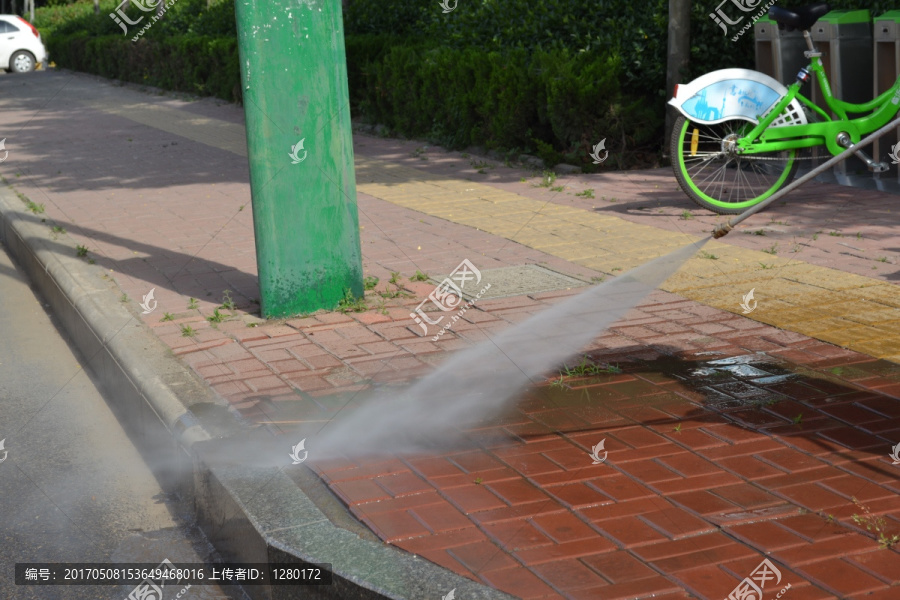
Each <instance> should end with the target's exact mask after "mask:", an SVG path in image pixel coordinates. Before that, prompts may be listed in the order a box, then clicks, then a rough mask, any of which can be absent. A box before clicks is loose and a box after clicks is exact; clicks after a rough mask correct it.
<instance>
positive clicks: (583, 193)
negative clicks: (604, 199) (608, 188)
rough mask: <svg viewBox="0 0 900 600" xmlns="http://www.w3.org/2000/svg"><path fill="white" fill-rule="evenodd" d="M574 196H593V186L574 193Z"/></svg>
mask: <svg viewBox="0 0 900 600" xmlns="http://www.w3.org/2000/svg"><path fill="white" fill-rule="evenodd" d="M575 195H576V196H580V197H582V198H593V197H594V188H588V189H586V190H584V191H583V192H578V193H577V194H575Z"/></svg>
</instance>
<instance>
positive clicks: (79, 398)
mask: <svg viewBox="0 0 900 600" xmlns="http://www.w3.org/2000/svg"><path fill="white" fill-rule="evenodd" d="M0 440H5V444H4V446H5V450H0V461H2V462H0V598H2V599H3V600H20V599H21V600H25V599H31V598H40V599H57V598H58V599H60V600H106V599H110V600H113V599H114V600H124V599H126V598H127V597H128V595H129V593H130V592H131V591H132V590H133V589H134V586H133V585H131V586H117V585H113V586H48V585H41V586H17V585H15V576H14V566H15V564H16V563H25V562H41V563H75V562H78V563H89V562H91V563H110V562H117V563H152V564H154V565H156V564H159V563H161V562H162V561H163V560H164V559H168V560H170V561H172V562H173V563H176V564H180V563H201V562H206V563H209V562H211V561H214V560H215V558H216V557H215V554H214V551H213V550H212V547H211V546H210V545H209V544H208V542H207V541H206V540H205V538H204V537H203V535H202V533H200V531H199V530H198V529H197V528H196V527H195V526H193V525H192V523H190V522H188V521H187V520H186V519H187V511H186V510H184V509H183V508H180V505H179V502H178V501H177V499H176V498H175V497H173V496H170V495H168V494H166V493H164V492H163V490H162V489H161V488H160V487H159V485H158V483H157V481H156V479H155V478H154V477H153V474H152V472H151V471H150V469H149V468H148V466H147V465H146V463H145V462H144V460H143V459H142V457H141V455H140V454H139V453H138V451H137V450H136V449H135V447H134V445H133V444H132V443H131V442H130V441H129V439H128V436H127V435H126V433H125V431H124V430H123V429H122V428H121V426H120V425H119V423H118V421H117V420H116V418H115V416H114V415H113V413H112V411H111V410H110V408H109V406H108V405H107V404H106V402H105V401H104V399H103V397H102V395H101V394H100V392H99V391H98V390H97V388H96V387H95V385H94V383H93V381H92V380H91V378H90V377H89V376H88V375H87V374H86V373H85V371H84V369H83V368H82V367H81V365H80V364H79V357H78V356H77V355H75V354H73V351H72V350H71V349H70V347H69V345H68V344H67V342H66V340H65V338H64V337H63V336H62V335H61V334H60V332H59V331H58V330H57V327H56V325H55V324H54V320H53V317H52V315H49V314H48V313H47V312H46V311H45V308H44V306H43V305H42V304H41V302H40V300H39V299H38V298H37V297H36V296H35V295H34V293H33V292H32V291H31V289H30V288H29V286H28V282H27V280H26V279H25V278H24V276H23V275H22V273H21V271H19V270H18V269H17V268H16V266H15V265H14V264H13V263H12V262H11V261H10V258H9V256H8V255H7V253H6V250H5V248H4V247H3V246H2V245H0ZM4 457H5V458H4ZM183 590H184V586H183V585H177V586H172V585H169V586H166V587H165V589H163V597H162V598H161V599H158V598H154V597H152V596H151V597H148V598H147V600H150V599H151V598H152V600H173V599H175V598H176V597H177V598H178V600H213V599H224V598H232V599H235V600H237V599H243V598H244V595H243V593H242V592H240V591H239V590H230V591H228V590H225V589H223V588H220V587H219V586H216V585H206V586H192V587H191V588H190V589H187V590H186V591H183ZM179 594H180V595H179Z"/></svg>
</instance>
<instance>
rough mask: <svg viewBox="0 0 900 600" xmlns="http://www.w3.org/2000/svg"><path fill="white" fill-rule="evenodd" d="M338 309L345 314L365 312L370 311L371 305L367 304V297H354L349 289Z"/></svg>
mask: <svg viewBox="0 0 900 600" xmlns="http://www.w3.org/2000/svg"><path fill="white" fill-rule="evenodd" d="M337 309H338V311H340V312H342V313H344V314H347V313H348V312H365V311H367V310H369V305H368V304H367V303H366V299H365V297H359V298H357V297H356V296H354V295H353V291H352V290H350V289H349V288H347V290H346V291H345V292H344V297H343V298H341V300H340V302H338V306H337Z"/></svg>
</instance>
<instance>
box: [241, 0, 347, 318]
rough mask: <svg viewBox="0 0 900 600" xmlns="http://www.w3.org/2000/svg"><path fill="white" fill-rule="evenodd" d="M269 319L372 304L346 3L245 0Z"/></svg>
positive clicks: (246, 90) (245, 76)
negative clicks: (366, 291) (349, 301)
mask: <svg viewBox="0 0 900 600" xmlns="http://www.w3.org/2000/svg"><path fill="white" fill-rule="evenodd" d="M235 15H236V18H237V29H238V47H239V50H240V58H241V84H242V86H243V89H242V92H243V100H244V113H245V115H246V121H247V150H248V154H249V157H250V189H251V193H252V199H253V226H254V231H255V234H256V261H257V265H258V268H259V288H260V294H261V299H260V300H261V304H262V314H263V316H264V317H266V318H281V317H288V316H294V315H298V314H305V313H311V312H314V311H316V310H319V309H322V308H324V309H333V308H335V307H336V306H337V305H338V303H339V302H340V300H341V299H342V298H344V296H345V294H346V293H347V291H348V290H349V291H350V292H352V294H353V295H354V296H361V295H362V294H363V284H362V256H361V252H360V241H359V216H358V214H357V207H356V178H355V173H354V167H353V145H352V130H351V126H350V103H349V96H348V93H347V62H346V58H345V51H344V31H343V20H342V17H341V3H340V0H238V1H237V2H235Z"/></svg>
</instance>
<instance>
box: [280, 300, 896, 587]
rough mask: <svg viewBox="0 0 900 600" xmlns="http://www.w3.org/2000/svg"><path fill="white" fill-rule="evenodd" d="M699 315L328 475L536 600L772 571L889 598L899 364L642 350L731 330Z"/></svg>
mask: <svg viewBox="0 0 900 600" xmlns="http://www.w3.org/2000/svg"><path fill="white" fill-rule="evenodd" d="M692 309H694V310H697V308H695V307H692V306H691V305H690V304H688V303H684V302H675V303H669V304H667V303H652V304H648V305H645V306H642V307H640V309H639V310H638V311H635V313H634V314H632V315H630V317H629V318H628V319H626V321H625V322H623V323H620V324H619V325H618V326H617V327H614V328H613V329H612V331H611V332H610V334H609V336H606V337H605V338H601V339H600V340H598V342H597V344H596V346H598V348H596V349H595V350H593V351H592V352H590V354H588V355H586V356H585V357H584V358H583V359H582V361H580V362H579V361H574V362H573V363H572V364H571V365H570V366H569V367H568V369H567V370H563V371H562V372H560V373H554V374H552V375H551V376H550V377H549V378H548V380H547V382H546V383H545V384H543V385H541V386H538V387H536V388H534V389H532V390H530V391H529V392H528V393H527V394H525V395H524V397H523V398H522V399H521V400H520V401H519V402H518V403H516V405H515V406H514V407H511V408H510V409H509V410H507V411H506V412H504V413H503V414H501V415H498V416H497V418H496V419H492V420H491V421H490V422H486V423H484V424H482V426H479V427H477V428H473V429H472V430H469V431H467V432H466V435H465V440H466V443H465V444H464V445H461V446H460V447H458V448H454V449H453V451H451V452H446V453H442V454H440V455H436V456H417V457H391V458H387V459H383V460H375V459H373V460H367V461H350V460H347V461H324V462H315V461H313V467H314V468H315V469H316V470H317V471H318V472H319V473H320V474H321V476H322V477H323V478H324V479H325V480H326V481H327V482H328V483H329V485H330V486H331V488H332V489H333V490H334V491H335V493H336V494H337V495H338V496H339V497H340V498H341V499H342V500H343V501H344V502H345V503H347V505H349V506H350V508H351V510H352V511H353V514H355V515H356V516H357V517H358V518H359V519H361V520H362V521H363V522H364V523H366V524H367V525H369V526H370V527H371V528H372V530H373V531H375V532H376V533H378V535H379V536H380V537H381V538H382V539H384V540H386V541H389V542H390V543H392V544H395V545H397V546H399V547H400V548H403V549H405V550H407V551H409V552H412V553H414V554H418V555H420V556H424V557H426V558H428V559H429V560H432V561H434V562H436V563H438V564H441V565H443V566H445V567H447V568H448V569H451V570H453V571H456V572H457V573H460V574H463V575H466V576H468V577H471V578H473V579H476V580H479V581H483V582H485V583H488V584H489V585H492V586H495V587H498V588H499V589H502V590H504V591H506V592H508V593H511V594H513V595H515V596H518V597H521V598H559V597H564V598H577V599H580V598H585V599H587V598H604V599H606V598H610V599H612V598H623V599H624V598H636V597H645V596H646V597H649V596H650V595H653V597H672V598H675V597H700V598H714V597H725V596H726V595H727V594H728V593H729V592H730V591H731V590H732V589H733V588H734V587H735V585H736V584H737V583H738V582H739V581H740V580H741V579H743V578H744V577H747V576H749V575H750V573H751V571H753V570H754V568H755V567H756V566H757V565H758V564H759V563H760V562H761V561H762V560H763V559H764V558H769V559H770V560H772V561H774V562H775V564H777V565H780V566H781V567H783V568H780V575H781V587H784V586H785V585H787V584H790V585H791V588H790V590H791V596H792V597H798V598H832V597H841V598H849V597H860V598H862V597H867V598H869V597H871V598H885V599H886V598H889V597H891V594H893V593H894V592H895V590H892V589H891V587H892V586H893V585H896V584H897V583H898V581H897V576H898V575H897V574H898V573H900V555H898V553H897V552H896V550H887V549H884V548H881V547H880V546H879V543H878V541H877V540H876V539H873V538H874V537H877V536H880V535H882V534H883V535H884V536H886V539H891V536H893V535H898V534H900V520H898V516H900V500H898V497H897V494H898V492H900V479H898V471H900V469H898V466H895V465H893V464H892V460H891V458H890V457H889V454H890V452H891V446H892V444H893V443H896V442H893V440H895V439H900V400H898V399H897V398H896V395H897V390H898V389H900V365H897V364H895V363H891V362H888V361H881V360H873V359H871V358H869V357H866V356H864V355H859V354H853V353H847V352H846V351H840V350H839V349H836V348H834V347H832V346H829V345H826V344H821V343H820V342H816V341H815V340H809V339H802V338H800V337H799V336H797V337H796V338H794V339H786V336H785V335H784V332H779V331H777V330H769V331H765V330H762V331H760V330H755V331H754V330H738V331H737V332H733V333H732V335H731V336H730V337H731V340H730V341H728V342H725V341H724V340H720V341H718V342H714V341H710V340H706V345H707V347H711V348H718V349H715V350H700V349H695V350H693V351H684V350H681V349H679V348H673V347H667V346H666V344H665V341H664V340H663V339H661V340H660V341H659V342H657V343H654V344H649V345H648V344H645V343H640V342H638V341H633V342H631V343H630V344H629V343H628V342H627V341H626V340H628V338H627V334H626V332H629V333H630V334H631V335H634V334H635V329H636V328H644V329H645V330H646V331H647V332H648V333H654V332H653V328H654V327H662V328H667V327H670V326H672V325H673V324H678V323H686V322H689V321H698V320H701V321H702V323H704V324H707V325H709V324H711V323H720V324H721V325H720V327H721V328H722V329H725V328H726V327H727V326H728V325H727V323H728V321H729V319H730V318H729V317H726V318H725V319H718V320H717V319H714V318H710V317H709V316H706V317H704V318H702V319H698V315H692V313H691V310H692ZM486 310H489V309H486ZM674 313H681V314H680V318H678V316H676V314H674ZM638 323H639V324H638ZM685 327H686V328H689V327H690V325H687V324H686V325H685ZM654 334H655V335H657V336H658V333H654ZM735 334H736V335H735ZM695 335H696V334H695ZM713 337H715V336H713ZM746 346H749V347H750V348H753V347H758V346H767V349H768V350H769V352H763V351H753V352H752V351H750V350H749V349H748V348H747V347H746ZM775 348H778V350H775ZM785 354H788V355H790V356H792V357H793V359H794V360H787V359H785V358H783V355H785ZM797 359H801V360H797ZM794 361H797V362H794ZM592 371H593V374H592ZM567 372H568V374H567ZM884 392H888V393H887V394H886V393H884ZM891 393H892V394H893V395H888V394H891ZM282 426H284V425H282ZM294 437H296V436H294ZM598 444H601V447H600V448H599V449H597V450H594V449H595V448H596V447H597V445H598ZM592 454H593V455H594V456H593V457H592V456H591V455H592ZM598 458H599V459H603V460H602V461H600V462H599V464H594V463H595V462H598V461H597V459H598ZM867 511H869V512H867ZM870 513H871V515H883V517H882V518H883V520H884V521H883V523H880V524H879V526H878V527H877V531H874V530H873V531H871V532H868V531H866V525H867V524H869V525H871V524H873V523H875V522H876V521H877V518H878V517H876V516H869V515H870ZM858 519H862V521H859V522H858V521H857V520H858ZM770 588H771V582H770V583H769V586H768V587H766V591H767V593H768V592H769V591H770ZM779 589H781V588H778V589H776V590H774V591H772V592H771V593H772V594H773V595H774V593H775V592H777V591H778V590H779ZM686 593H687V594H693V596H689V595H687V594H686ZM860 594H864V595H860Z"/></svg>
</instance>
